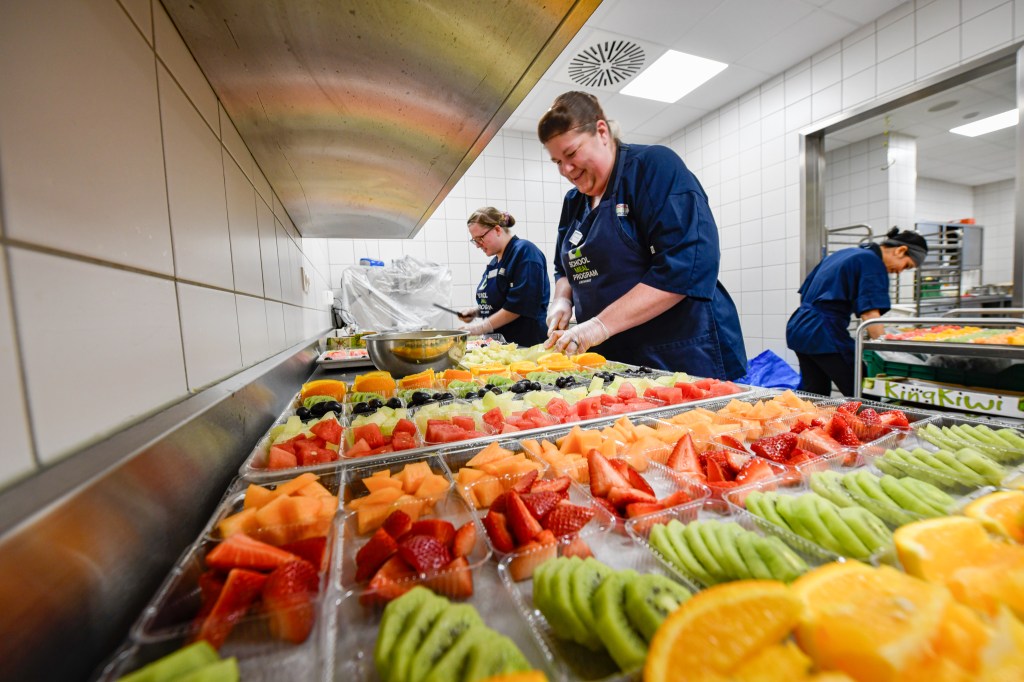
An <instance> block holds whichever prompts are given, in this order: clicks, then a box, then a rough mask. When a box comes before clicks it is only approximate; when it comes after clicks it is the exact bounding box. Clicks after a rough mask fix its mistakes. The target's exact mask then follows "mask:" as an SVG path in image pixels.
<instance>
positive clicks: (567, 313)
mask: <svg viewBox="0 0 1024 682" xmlns="http://www.w3.org/2000/svg"><path fill="white" fill-rule="evenodd" d="M570 317H572V301H571V300H569V299H568V298H562V297H558V298H556V299H554V300H553V301H551V303H549V304H548V316H547V318H546V322H547V323H548V336H551V332H553V331H555V330H556V329H565V328H566V327H568V326H569V318H570Z"/></svg>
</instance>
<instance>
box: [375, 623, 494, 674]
mask: <svg viewBox="0 0 1024 682" xmlns="http://www.w3.org/2000/svg"><path fill="white" fill-rule="evenodd" d="M474 626H480V627H483V621H482V620H480V614H478V613H477V612H476V609H474V608H473V607H472V606H470V605H469V604H455V605H450V606H448V608H447V609H445V611H444V612H443V613H442V614H441V615H440V617H438V619H437V620H436V621H434V625H433V626H432V627H431V628H430V632H428V633H427V636H426V637H425V638H424V639H423V643H422V644H420V646H419V649H417V650H416V654H415V655H414V656H413V657H412V661H411V662H410V663H409V672H408V675H407V676H406V677H405V678H404V679H405V680H406V682H422V681H423V678H425V677H426V676H427V673H429V672H430V670H431V668H433V667H434V665H435V664H436V663H437V662H438V661H439V660H440V659H441V657H442V656H444V654H445V652H447V651H448V649H450V648H451V647H452V645H453V644H454V643H455V640H457V639H458V638H459V636H460V635H461V634H462V633H463V632H465V631H466V630H469V629H470V628H471V627H474ZM393 679H395V682H398V680H400V679H402V678H393Z"/></svg>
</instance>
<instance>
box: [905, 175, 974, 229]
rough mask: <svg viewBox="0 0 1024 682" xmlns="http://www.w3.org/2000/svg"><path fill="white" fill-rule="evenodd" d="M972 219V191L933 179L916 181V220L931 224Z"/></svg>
mask: <svg viewBox="0 0 1024 682" xmlns="http://www.w3.org/2000/svg"><path fill="white" fill-rule="evenodd" d="M972 217H974V190H973V189H972V188H971V187H969V186H968V185H958V184H955V183H952V182H945V181H944V180H936V179H934V178H921V177H919V178H918V179H917V218H918V220H925V221H932V222H954V221H957V220H960V219H961V218H972Z"/></svg>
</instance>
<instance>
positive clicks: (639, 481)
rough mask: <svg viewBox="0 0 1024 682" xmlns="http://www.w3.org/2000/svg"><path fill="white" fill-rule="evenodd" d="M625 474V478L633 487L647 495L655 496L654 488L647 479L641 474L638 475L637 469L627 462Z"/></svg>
mask: <svg viewBox="0 0 1024 682" xmlns="http://www.w3.org/2000/svg"><path fill="white" fill-rule="evenodd" d="M626 475H627V479H626V480H628V481H629V484H630V485H631V486H633V487H634V488H636V489H637V490H639V491H640V492H644V493H647V494H648V495H650V496H652V497H654V496H655V495H654V488H652V487H651V484H650V483H648V482H647V480H646V479H645V478H644V477H643V476H641V475H640V472H639V471H637V470H636V469H634V468H633V467H631V466H629V465H628V464H627V465H626Z"/></svg>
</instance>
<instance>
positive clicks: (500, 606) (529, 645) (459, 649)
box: [326, 563, 558, 682]
mask: <svg viewBox="0 0 1024 682" xmlns="http://www.w3.org/2000/svg"><path fill="white" fill-rule="evenodd" d="M473 584H474V590H473V593H472V594H471V595H469V596H464V597H461V598H452V597H449V596H446V595H444V594H443V593H438V592H435V591H433V590H431V589H430V588H428V587H425V586H423V585H416V586H411V587H408V589H405V590H395V589H394V586H393V585H391V586H388V585H384V586H382V587H381V588H380V589H378V590H350V591H348V592H347V593H345V594H344V595H343V596H342V598H341V599H340V600H339V601H338V603H337V607H336V608H335V609H334V610H333V612H332V614H331V617H332V619H333V627H332V628H331V632H333V633H334V634H333V636H334V641H333V642H331V643H330V645H329V646H328V647H326V648H327V659H328V660H327V667H328V671H329V673H333V674H330V675H329V679H331V680H335V681H336V682H362V681H370V680H374V681H380V682H407V681H408V680H414V679H415V680H424V681H426V680H431V681H434V680H436V681H438V682H440V681H445V682H447V681H449V680H460V679H462V680H465V679H474V680H476V679H484V678H489V677H492V676H495V675H501V674H507V673H513V672H525V671H529V670H538V671H540V672H542V673H543V674H544V675H546V676H547V678H548V679H552V680H554V679H558V677H557V676H556V675H555V674H554V673H555V671H556V670H557V664H556V662H555V661H554V658H553V655H552V654H551V652H550V651H548V650H546V649H545V648H544V647H543V646H542V645H541V644H540V643H539V642H538V641H537V640H536V638H535V637H534V636H533V635H532V633H531V632H530V626H529V625H528V623H527V622H526V621H525V619H524V618H523V616H522V614H521V613H520V611H519V610H518V609H516V608H515V607H514V605H513V599H512V597H511V596H510V594H509V593H508V592H507V591H506V590H505V589H504V588H503V587H502V584H501V580H500V578H499V577H498V572H497V569H496V567H495V566H494V565H493V564H492V563H485V564H483V565H481V566H479V567H477V568H476V569H474V570H473Z"/></svg>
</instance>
